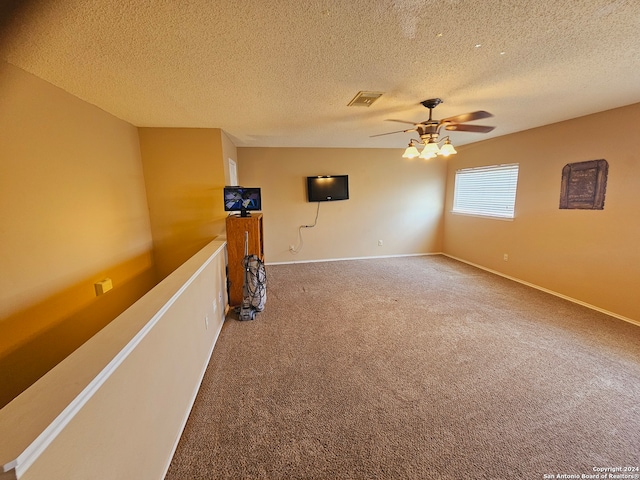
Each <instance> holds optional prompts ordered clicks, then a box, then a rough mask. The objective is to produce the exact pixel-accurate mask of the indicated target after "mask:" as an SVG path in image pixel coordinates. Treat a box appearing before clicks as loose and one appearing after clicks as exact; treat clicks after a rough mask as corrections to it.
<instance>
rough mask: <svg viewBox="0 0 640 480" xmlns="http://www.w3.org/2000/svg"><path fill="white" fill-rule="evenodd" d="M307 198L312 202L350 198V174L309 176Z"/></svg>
mask: <svg viewBox="0 0 640 480" xmlns="http://www.w3.org/2000/svg"><path fill="white" fill-rule="evenodd" d="M307 199H308V200H309V201H310V202H332V201H334V200H348V199H349V176H348V175H318V176H315V177H307Z"/></svg>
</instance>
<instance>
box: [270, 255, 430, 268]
mask: <svg viewBox="0 0 640 480" xmlns="http://www.w3.org/2000/svg"><path fill="white" fill-rule="evenodd" d="M428 255H442V254H441V253H440V252H434V253H404V254H400V255H374V256H370V257H345V258H320V259H317V260H292V261H290V262H267V263H265V265H291V264H295V263H321V262H342V261H346V260H373V259H376V258H399V257H424V256H428Z"/></svg>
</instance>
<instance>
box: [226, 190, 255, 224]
mask: <svg viewBox="0 0 640 480" xmlns="http://www.w3.org/2000/svg"><path fill="white" fill-rule="evenodd" d="M224 209H225V211H227V212H240V216H241V217H248V216H249V212H253V211H259V210H262V197H261V195H260V188H258V187H224Z"/></svg>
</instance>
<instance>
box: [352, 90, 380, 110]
mask: <svg viewBox="0 0 640 480" xmlns="http://www.w3.org/2000/svg"><path fill="white" fill-rule="evenodd" d="M382 94H383V92H358V94H357V95H356V96H355V97H353V100H351V101H350V102H349V104H348V106H349V107H370V106H371V105H372V104H373V102H375V101H376V100H377V99H379V98H380V97H381V96H382Z"/></svg>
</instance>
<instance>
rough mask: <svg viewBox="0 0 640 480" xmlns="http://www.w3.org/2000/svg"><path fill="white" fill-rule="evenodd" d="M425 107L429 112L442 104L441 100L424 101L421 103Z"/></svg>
mask: <svg viewBox="0 0 640 480" xmlns="http://www.w3.org/2000/svg"><path fill="white" fill-rule="evenodd" d="M420 103H421V104H422V105H423V106H425V107H427V108H428V109H429V110H431V109H432V108H436V107H437V106H438V105H440V104H441V103H442V99H441V98H430V99H429V100H423V101H422V102H420Z"/></svg>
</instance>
